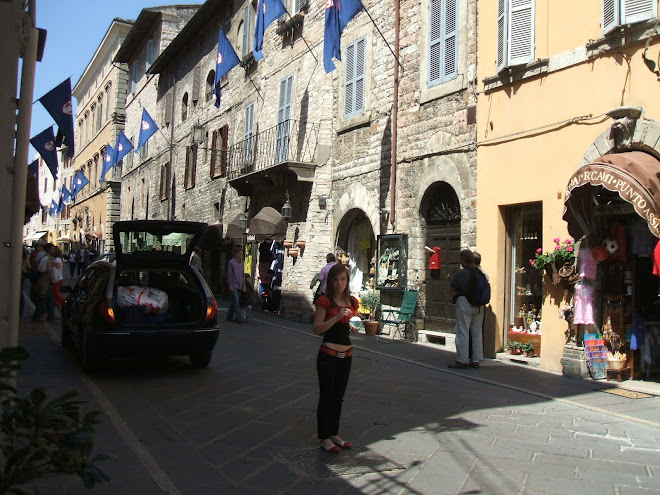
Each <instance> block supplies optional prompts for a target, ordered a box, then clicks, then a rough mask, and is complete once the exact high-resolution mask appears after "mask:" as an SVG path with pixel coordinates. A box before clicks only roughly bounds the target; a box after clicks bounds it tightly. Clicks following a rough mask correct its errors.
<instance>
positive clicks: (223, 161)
mask: <svg viewBox="0 0 660 495" xmlns="http://www.w3.org/2000/svg"><path fill="white" fill-rule="evenodd" d="M220 136H221V137H222V146H221V148H220V149H221V154H220V175H225V173H226V172H227V143H228V142H229V125H228V124H225V125H223V126H222V129H220Z"/></svg>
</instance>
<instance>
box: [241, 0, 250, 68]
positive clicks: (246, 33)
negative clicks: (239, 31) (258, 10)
mask: <svg viewBox="0 0 660 495" xmlns="http://www.w3.org/2000/svg"><path fill="white" fill-rule="evenodd" d="M248 53H250V4H249V3H248V4H247V5H246V6H245V8H244V9H243V46H242V47H241V58H244V57H245V56H246V55H247V54H248Z"/></svg>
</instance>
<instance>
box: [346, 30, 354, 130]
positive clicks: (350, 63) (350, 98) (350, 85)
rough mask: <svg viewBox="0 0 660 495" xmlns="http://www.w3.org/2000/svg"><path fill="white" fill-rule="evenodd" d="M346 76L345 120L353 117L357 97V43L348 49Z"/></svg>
mask: <svg viewBox="0 0 660 495" xmlns="http://www.w3.org/2000/svg"><path fill="white" fill-rule="evenodd" d="M344 66H345V69H344V70H345V71H346V76H345V78H344V79H345V82H344V118H348V117H352V116H353V109H354V108H355V107H354V97H355V43H351V44H350V45H348V46H347V47H346V59H345V62H344Z"/></svg>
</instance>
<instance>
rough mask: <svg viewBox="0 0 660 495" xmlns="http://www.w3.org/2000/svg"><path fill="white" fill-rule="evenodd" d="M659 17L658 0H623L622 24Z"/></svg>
mask: <svg viewBox="0 0 660 495" xmlns="http://www.w3.org/2000/svg"><path fill="white" fill-rule="evenodd" d="M654 17H658V0H621V24H632V23H633V22H640V21H645V20H647V19H652V18H654Z"/></svg>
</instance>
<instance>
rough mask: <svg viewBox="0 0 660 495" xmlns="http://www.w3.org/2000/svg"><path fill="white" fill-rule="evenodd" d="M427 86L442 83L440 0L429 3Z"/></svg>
mask: <svg viewBox="0 0 660 495" xmlns="http://www.w3.org/2000/svg"><path fill="white" fill-rule="evenodd" d="M428 42H429V82H428V84H429V86H435V85H436V84H439V83H441V82H442V74H443V72H444V70H443V69H442V0H431V2H430V3H429V39H428Z"/></svg>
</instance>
